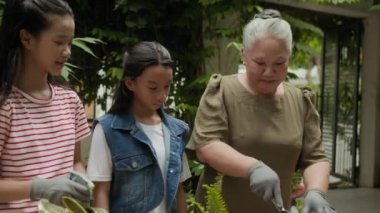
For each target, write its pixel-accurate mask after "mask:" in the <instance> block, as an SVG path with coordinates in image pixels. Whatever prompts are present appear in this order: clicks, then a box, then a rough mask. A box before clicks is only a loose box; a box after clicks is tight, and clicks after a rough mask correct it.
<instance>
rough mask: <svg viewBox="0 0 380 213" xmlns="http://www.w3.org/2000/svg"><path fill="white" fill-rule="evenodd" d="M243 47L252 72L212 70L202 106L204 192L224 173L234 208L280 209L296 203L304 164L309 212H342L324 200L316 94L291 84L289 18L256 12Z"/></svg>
mask: <svg viewBox="0 0 380 213" xmlns="http://www.w3.org/2000/svg"><path fill="white" fill-rule="evenodd" d="M242 53H243V57H244V64H245V67H246V73H241V74H235V75H229V76H221V75H214V76H212V77H211V79H210V82H209V84H208V86H207V88H206V90H205V92H204V94H203V96H202V98H201V101H200V104H199V108H198V112H197V115H196V118H195V124H194V130H193V133H192V136H191V139H190V142H189V144H188V146H187V148H188V149H191V150H195V152H196V156H197V158H198V160H199V161H201V162H203V163H204V164H206V167H205V170H204V173H203V174H202V176H201V178H200V181H199V185H198V189H197V193H196V194H197V198H198V199H200V200H202V199H203V198H204V189H203V187H202V185H203V184H207V183H213V182H214V181H215V179H214V178H215V176H216V175H217V173H218V172H220V173H222V174H224V175H225V176H224V180H223V186H222V191H223V196H224V198H225V200H226V202H227V206H228V210H229V212H231V213H244V212H249V213H252V212H259V213H271V212H279V211H280V210H281V209H283V207H285V208H287V209H288V208H289V207H290V202H291V182H292V176H293V173H294V171H295V170H296V169H301V171H302V173H303V178H304V184H305V187H306V192H305V195H304V196H305V197H304V199H305V200H304V201H305V202H304V208H303V212H304V213H307V212H317V213H324V212H335V211H334V210H333V209H332V208H331V207H330V205H329V203H328V202H327V201H326V200H325V198H324V194H325V193H326V192H327V190H328V180H329V172H330V164H329V161H328V159H327V158H326V156H325V154H324V151H323V147H322V144H321V138H320V135H321V133H320V128H319V115H318V112H317V110H316V109H315V107H314V106H313V104H312V101H311V95H312V94H311V92H310V91H307V90H305V91H302V90H301V89H298V88H296V87H294V86H292V85H290V84H288V83H286V82H284V80H285V77H286V73H287V69H288V63H289V59H290V56H291V53H292V32H291V29H290V25H289V23H288V22H286V21H285V20H283V19H282V18H281V16H280V13H279V12H278V11H275V10H264V11H263V12H262V13H261V14H259V15H256V16H255V17H254V19H253V20H251V21H250V22H249V23H248V24H247V25H246V26H245V28H244V33H243V50H242Z"/></svg>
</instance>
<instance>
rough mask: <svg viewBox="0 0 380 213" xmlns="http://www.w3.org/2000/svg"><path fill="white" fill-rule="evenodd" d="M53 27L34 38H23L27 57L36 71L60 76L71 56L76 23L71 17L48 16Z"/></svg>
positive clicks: (30, 36) (29, 36)
mask: <svg viewBox="0 0 380 213" xmlns="http://www.w3.org/2000/svg"><path fill="white" fill-rule="evenodd" d="M48 18H49V19H50V22H51V26H50V27H49V28H47V29H45V30H44V31H42V32H41V33H40V34H39V35H38V36H36V37H34V36H32V35H30V34H27V35H26V36H24V37H23V36H21V37H22V41H23V44H24V48H25V49H26V56H27V58H29V59H30V63H31V64H30V65H31V66H33V68H34V69H36V70H38V71H41V72H46V73H50V74H51V75H60V74H61V71H62V68H63V66H64V64H65V62H66V61H67V60H68V59H69V58H70V55H71V43H72V40H73V37H74V30H75V23H74V19H73V17H72V16H70V15H65V16H59V15H48Z"/></svg>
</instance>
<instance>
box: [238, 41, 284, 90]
mask: <svg viewBox="0 0 380 213" xmlns="http://www.w3.org/2000/svg"><path fill="white" fill-rule="evenodd" d="M243 57H244V62H245V67H246V75H247V84H248V86H249V87H250V88H251V89H252V90H253V92H255V93H257V94H259V95H265V96H272V95H274V94H275V93H276V90H277V87H278V86H279V85H280V83H281V82H282V81H283V80H285V77H286V73H287V70H288V61H289V57H290V54H289V51H288V50H287V48H286V46H285V43H284V42H283V41H282V40H279V39H277V38H275V37H273V36H265V37H263V38H261V39H258V40H256V41H255V42H254V43H252V45H251V46H250V48H247V49H244V50H243Z"/></svg>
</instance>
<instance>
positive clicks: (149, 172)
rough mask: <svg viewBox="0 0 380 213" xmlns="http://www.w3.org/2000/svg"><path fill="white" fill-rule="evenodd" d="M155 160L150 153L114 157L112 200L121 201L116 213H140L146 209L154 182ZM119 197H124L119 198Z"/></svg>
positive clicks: (115, 209)
mask: <svg viewBox="0 0 380 213" xmlns="http://www.w3.org/2000/svg"><path fill="white" fill-rule="evenodd" d="M155 164H156V163H155V159H154V157H153V156H152V154H150V153H141V154H139V155H133V156H130V155H117V156H114V174H113V183H112V184H113V190H111V199H112V198H114V199H115V200H119V202H117V204H118V205H117V206H114V207H115V208H113V209H112V210H113V211H115V212H125V211H127V212H139V210H141V209H144V208H146V206H147V202H148V197H149V191H150V187H151V186H152V184H153V181H154V176H155V175H154V174H153V168H154V167H155V166H156V165H155ZM114 193H115V194H114ZM118 195H123V196H122V197H118Z"/></svg>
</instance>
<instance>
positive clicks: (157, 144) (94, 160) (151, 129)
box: [87, 123, 191, 213]
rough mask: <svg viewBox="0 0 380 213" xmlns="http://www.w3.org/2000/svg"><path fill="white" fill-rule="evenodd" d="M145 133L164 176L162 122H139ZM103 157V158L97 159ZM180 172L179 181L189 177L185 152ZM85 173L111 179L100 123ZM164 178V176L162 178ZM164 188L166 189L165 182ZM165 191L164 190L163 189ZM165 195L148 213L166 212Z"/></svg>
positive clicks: (96, 128)
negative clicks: (148, 123) (152, 123)
mask: <svg viewBox="0 0 380 213" xmlns="http://www.w3.org/2000/svg"><path fill="white" fill-rule="evenodd" d="M139 124H140V126H141V127H142V129H143V131H144V132H145V134H146V135H147V136H148V138H149V139H150V141H152V146H153V148H154V150H155V151H156V155H157V160H158V164H159V166H160V169H161V173H162V174H163V175H164V177H166V171H165V168H166V165H165V156H166V154H165V152H166V151H165V145H164V137H163V130H162V124H161V123H160V124H158V125H146V124H142V123H139ZM99 159H104V160H99ZM182 168H183V169H182V173H181V177H180V182H183V181H185V180H187V179H188V178H190V177H191V172H190V168H189V165H188V162H187V157H186V154H183V156H182ZM87 175H88V177H89V179H90V180H91V181H98V182H102V181H111V179H112V159H111V152H110V149H109V147H108V145H107V141H106V138H105V135H104V132H103V128H102V126H101V125H96V127H95V129H94V133H93V136H92V142H91V148H90V156H89V159H88V166H87ZM164 180H165V178H164ZM164 183H165V189H166V182H164ZM165 191H166V190H165ZM165 201H166V195H164V199H162V201H161V203H160V205H159V206H157V207H156V208H155V209H153V210H152V211H150V212H149V213H164V212H166V210H165V209H166V202H165Z"/></svg>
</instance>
